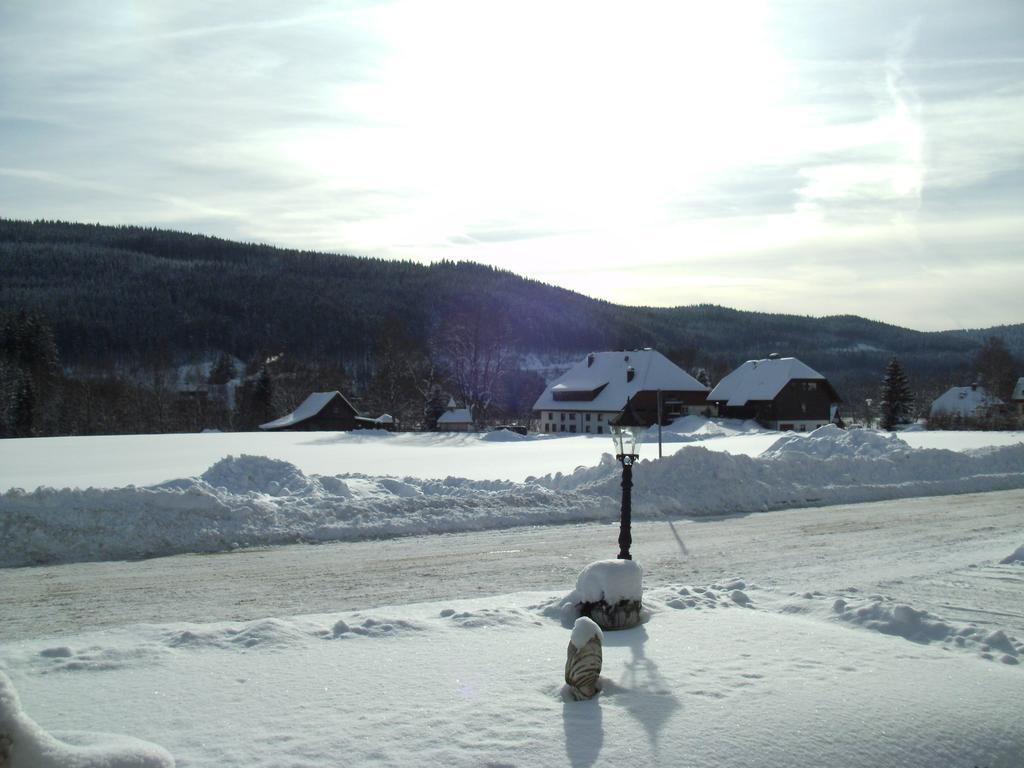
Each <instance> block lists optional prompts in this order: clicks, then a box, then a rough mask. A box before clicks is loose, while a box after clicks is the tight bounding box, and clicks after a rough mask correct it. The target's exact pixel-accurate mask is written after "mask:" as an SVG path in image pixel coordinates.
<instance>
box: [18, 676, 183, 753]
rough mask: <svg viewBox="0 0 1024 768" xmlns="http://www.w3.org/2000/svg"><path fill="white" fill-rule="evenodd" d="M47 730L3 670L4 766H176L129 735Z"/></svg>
mask: <svg viewBox="0 0 1024 768" xmlns="http://www.w3.org/2000/svg"><path fill="white" fill-rule="evenodd" d="M60 736H61V738H57V737H56V736H55V735H53V734H50V733H48V732H47V731H46V730H44V729H43V728H42V727H41V726H40V725H39V724H38V723H36V722H35V721H34V720H32V718H30V717H29V716H28V715H27V714H25V711H24V710H23V709H22V708H21V702H20V701H19V699H18V693H17V691H15V690H14V684H13V683H12V682H11V680H10V678H8V677H7V675H5V674H4V673H3V672H0V765H2V766H5V768H174V758H172V757H171V755H170V754H169V753H168V752H167V750H165V749H163V748H162V747H158V746H157V745H155V744H150V743H149V742H146V741H142V740H140V739H134V738H131V737H128V736H115V735H113V734H98V733H89V732H81V733H79V732H69V733H62V734H60Z"/></svg>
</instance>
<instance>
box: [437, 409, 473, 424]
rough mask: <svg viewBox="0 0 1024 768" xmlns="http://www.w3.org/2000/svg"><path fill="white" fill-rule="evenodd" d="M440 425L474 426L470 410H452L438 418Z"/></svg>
mask: <svg viewBox="0 0 1024 768" xmlns="http://www.w3.org/2000/svg"><path fill="white" fill-rule="evenodd" d="M437 423H438V424H472V423H473V417H472V416H470V414H469V408H451V409H449V410H447V411H445V412H444V413H442V414H441V415H440V416H438V417H437Z"/></svg>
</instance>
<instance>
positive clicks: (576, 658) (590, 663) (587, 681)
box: [565, 617, 603, 701]
mask: <svg viewBox="0 0 1024 768" xmlns="http://www.w3.org/2000/svg"><path fill="white" fill-rule="evenodd" d="M602 639H603V635H602V634H601V628H600V627H598V626H597V624H595V623H594V622H593V621H591V620H590V619H588V618H586V617H581V618H578V619H576V624H575V625H574V626H573V628H572V638H571V639H570V640H569V647H568V649H566V659H565V682H566V684H567V685H568V686H569V693H571V694H572V697H573V698H574V699H576V700H577V701H582V700H584V699H592V698H594V696H596V695H597V692H598V691H599V690H600V687H599V685H598V681H599V680H600V677H601V662H602V656H601V640H602Z"/></svg>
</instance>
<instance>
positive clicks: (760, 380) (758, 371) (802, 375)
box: [708, 357, 838, 407]
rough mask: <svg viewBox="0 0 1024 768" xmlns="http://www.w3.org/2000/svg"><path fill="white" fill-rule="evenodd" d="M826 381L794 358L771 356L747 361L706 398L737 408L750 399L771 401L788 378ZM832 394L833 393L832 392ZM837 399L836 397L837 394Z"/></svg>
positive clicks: (826, 381)
mask: <svg viewBox="0 0 1024 768" xmlns="http://www.w3.org/2000/svg"><path fill="white" fill-rule="evenodd" d="M794 379H796V380H799V381H807V380H811V381H824V382H825V383H826V384H827V383H828V380H827V379H826V378H825V377H824V376H822V375H821V374H820V373H818V372H817V371H816V370H814V369H813V368H811V367H810V366H809V365H806V364H804V363H802V362H800V361H799V360H797V359H796V358H795V357H773V358H768V359H766V360H747V362H745V363H744V364H743V365H741V366H740V367H739V368H737V369H736V370H735V371H733V372H732V373H730V374H729V375H728V376H726V377H725V378H724V379H722V380H721V381H720V382H718V386H716V387H715V388H714V389H713V390H711V394H710V395H708V400H715V401H717V402H724V403H725V404H726V405H728V406H734V407H740V406H744V405H746V404H747V403H749V402H752V401H753V402H761V401H765V402H766V401H770V400H774V399H775V396H776V395H778V394H779V392H781V391H782V388H783V387H785V386H786V385H787V384H788V383H789V382H790V381H793V380H794ZM830 389H831V385H830ZM832 394H835V392H834V391H833V393H832ZM836 399H838V396H836Z"/></svg>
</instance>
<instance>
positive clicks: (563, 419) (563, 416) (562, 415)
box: [561, 413, 565, 432]
mask: <svg viewBox="0 0 1024 768" xmlns="http://www.w3.org/2000/svg"><path fill="white" fill-rule="evenodd" d="M561 417H562V421H565V414H564V413H563V414H561ZM562 431H563V432H564V431H565V430H564V429H563V430H562Z"/></svg>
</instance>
